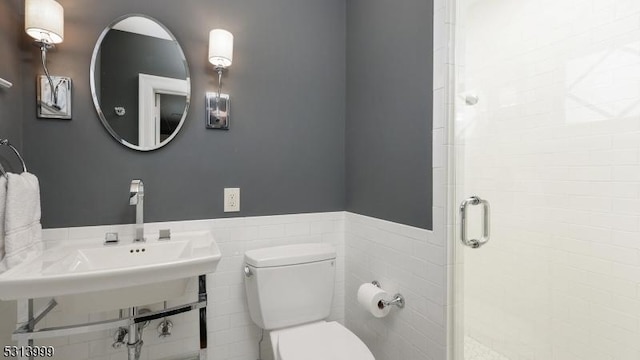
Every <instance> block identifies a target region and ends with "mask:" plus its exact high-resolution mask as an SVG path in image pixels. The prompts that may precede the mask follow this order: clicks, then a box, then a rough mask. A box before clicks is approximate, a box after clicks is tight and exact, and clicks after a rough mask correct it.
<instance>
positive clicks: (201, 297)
mask: <svg viewBox="0 0 640 360" xmlns="http://www.w3.org/2000/svg"><path fill="white" fill-rule="evenodd" d="M199 282H200V291H199V294H198V301H194V302H191V303H187V304H182V305H177V306H173V307H169V308H167V309H163V310H158V311H152V312H149V313H145V314H136V315H134V316H128V317H116V318H113V319H108V320H102V321H94V322H87V323H82V324H73V325H65V326H54V327H48V328H42V329H38V330H36V329H35V326H36V324H37V323H38V322H39V321H40V320H42V319H43V318H44V317H45V316H46V315H47V314H48V313H49V312H50V311H51V309H53V308H54V307H55V306H56V305H57V303H56V302H55V300H54V299H52V300H51V301H49V303H48V304H47V305H46V306H45V307H44V308H43V310H41V311H40V312H39V313H38V315H37V316H36V317H34V316H33V299H28V300H24V303H26V304H25V305H26V310H27V314H26V315H27V319H26V322H25V321H21V320H20V317H19V318H18V326H17V328H16V330H15V331H14V332H13V335H12V337H11V338H12V340H14V341H17V342H19V344H20V343H22V344H23V345H27V344H30V345H33V340H38V339H48V338H53V337H58V336H69V335H77V334H84V333H87V332H92V331H103V330H112V329H117V328H119V327H127V328H128V327H129V326H131V325H135V324H139V323H144V322H146V321H150V320H155V319H160V318H163V317H167V316H172V315H177V314H181V313H184V312H188V311H191V310H200V354H201V355H200V358H201V359H206V357H205V358H203V357H202V354H204V355H205V356H206V348H207V324H206V322H207V312H206V306H207V300H206V299H207V293H206V277H205V275H200V276H199ZM19 303H22V302H19ZM24 303H23V304H24ZM23 309H24V307H23ZM23 314H24V313H23ZM18 316H20V310H19V314H18Z"/></svg>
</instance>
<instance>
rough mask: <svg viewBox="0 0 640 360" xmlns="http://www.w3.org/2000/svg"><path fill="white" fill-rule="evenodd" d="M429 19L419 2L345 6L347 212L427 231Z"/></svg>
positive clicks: (375, 0) (356, 0) (362, 1)
mask: <svg viewBox="0 0 640 360" xmlns="http://www.w3.org/2000/svg"><path fill="white" fill-rule="evenodd" d="M391 7H392V9H390V8H391ZM390 10H392V11H390ZM432 14H433V2H432V1H426V0H397V1H393V3H392V4H391V3H389V2H388V1H384V0H347V123H346V165H347V167H346V168H347V172H346V195H347V210H348V211H352V212H355V213H358V214H363V215H368V216H373V217H377V218H381V219H385V220H390V221H394V222H399V223H403V224H408V225H412V226H418V227H421V228H426V229H431V228H432V219H431V217H432V216H431V206H432V205H431V204H432V180H431V172H432V171H431V153H432V146H431V140H432V137H431V129H432V125H431V124H432V100H431V95H432V92H431V89H432V83H433V79H432V76H433V75H432V69H433V66H432V58H433V51H432V48H433V46H432V42H433V40H432V38H433V36H432V34H433V22H432V19H433V15H432Z"/></svg>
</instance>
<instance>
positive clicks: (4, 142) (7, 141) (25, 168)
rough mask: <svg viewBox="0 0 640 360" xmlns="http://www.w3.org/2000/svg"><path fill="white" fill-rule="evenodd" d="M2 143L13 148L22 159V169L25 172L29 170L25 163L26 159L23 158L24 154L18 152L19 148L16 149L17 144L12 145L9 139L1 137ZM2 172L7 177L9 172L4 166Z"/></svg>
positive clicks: (0, 141)
mask: <svg viewBox="0 0 640 360" xmlns="http://www.w3.org/2000/svg"><path fill="white" fill-rule="evenodd" d="M0 145H6V146H8V147H9V148H10V149H11V150H13V152H14V153H15V154H16V156H17V157H18V159H20V163H21V164H22V171H23V172H27V164H25V162H24V159H23V158H22V156H21V155H20V153H19V152H18V149H16V148H15V146H13V145H11V143H10V142H9V139H0ZM2 173H3V175H4V176H5V177H6V176H7V172H6V171H5V170H4V168H2Z"/></svg>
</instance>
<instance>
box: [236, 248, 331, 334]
mask: <svg viewBox="0 0 640 360" xmlns="http://www.w3.org/2000/svg"><path fill="white" fill-rule="evenodd" d="M335 259H336V249H335V247H334V246H333V245H330V244H319V243H314V244H297V245H286V246H276V247H270V248H263V249H256V250H251V251H247V252H246V253H245V256H244V260H245V264H244V267H245V268H244V272H245V277H244V284H245V289H246V292H247V302H248V304H249V313H250V314H251V319H252V320H253V322H254V323H256V325H258V326H259V327H261V328H262V329H265V330H273V329H280V328H284V327H289V326H294V325H300V324H304V323H309V322H313V321H318V320H322V319H325V318H327V317H328V316H329V313H330V312H331V303H332V301H333V288H334V280H335V273H336V262H335Z"/></svg>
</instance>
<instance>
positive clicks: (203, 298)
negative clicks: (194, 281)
mask: <svg viewBox="0 0 640 360" xmlns="http://www.w3.org/2000/svg"><path fill="white" fill-rule="evenodd" d="M198 301H199V302H203V303H205V304H206V303H207V275H200V276H198ZM206 359H207V307H206V306H204V307H201V308H200V360H206Z"/></svg>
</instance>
